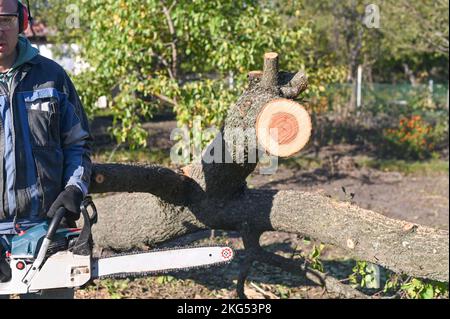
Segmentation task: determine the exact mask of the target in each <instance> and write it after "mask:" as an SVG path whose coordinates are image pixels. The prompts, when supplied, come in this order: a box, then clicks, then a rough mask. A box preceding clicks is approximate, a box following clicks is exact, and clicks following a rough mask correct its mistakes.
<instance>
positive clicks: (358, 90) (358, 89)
mask: <svg viewBox="0 0 450 319" xmlns="http://www.w3.org/2000/svg"><path fill="white" fill-rule="evenodd" d="M361 85H362V65H358V78H357V80H356V108H358V109H359V108H360V107H361Z"/></svg>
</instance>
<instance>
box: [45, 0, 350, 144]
mask: <svg viewBox="0 0 450 319" xmlns="http://www.w3.org/2000/svg"><path fill="white" fill-rule="evenodd" d="M50 1H51V2H52V3H53V2H55V0H50ZM67 4H74V5H77V6H78V7H79V10H80V28H79V29H67V26H65V24H64V19H59V20H58V19H55V17H53V20H52V17H49V19H50V20H51V21H52V22H53V23H54V24H55V25H56V26H57V27H58V29H59V30H60V31H61V32H59V33H58V35H57V38H56V42H60V43H61V42H69V41H70V42H73V41H75V42H76V43H77V44H79V45H80V46H81V48H82V51H81V52H82V58H83V60H85V61H86V62H87V63H88V64H89V66H90V68H89V69H87V70H85V71H84V72H82V73H81V74H78V75H77V76H76V77H75V82H76V85H77V88H78V90H79V92H80V94H81V98H82V100H83V102H84V105H85V107H86V108H87V110H88V112H89V113H90V114H95V112H96V106H95V102H96V101H97V99H98V97H100V96H102V95H105V96H106V97H107V98H108V101H109V107H110V108H112V111H113V114H114V118H115V121H114V126H113V129H112V133H113V134H114V135H115V136H116V138H117V141H118V142H119V143H129V144H131V146H145V143H146V137H147V136H146V132H145V131H144V130H143V129H142V127H141V126H140V122H141V121H142V120H143V119H147V118H149V117H151V115H152V114H153V113H154V112H155V111H156V110H158V109H160V108H162V107H167V106H171V107H174V110H175V112H176V114H177V120H178V123H179V125H180V126H183V125H187V126H188V127H192V125H193V121H194V119H195V118H196V116H201V117H202V123H201V124H202V126H210V125H216V126H218V127H219V126H220V125H221V124H222V122H223V118H224V116H225V114H226V110H227V109H228V107H229V106H230V104H231V103H232V102H233V101H234V100H235V99H236V97H237V96H238V95H239V94H240V93H241V91H242V90H243V88H244V87H245V80H246V74H247V73H248V71H251V70H255V69H261V68H262V62H263V61H262V56H263V54H264V53H265V52H268V51H278V52H280V53H281V54H282V58H281V63H282V65H281V67H282V68H284V69H288V70H292V71H295V70H298V69H306V71H307V72H308V73H309V75H310V77H311V83H312V84H311V86H310V89H309V91H308V92H307V94H309V95H311V96H315V95H318V94H319V93H320V92H323V91H324V86H323V85H324V83H327V82H329V81H330V80H335V79H336V78H338V77H340V76H341V74H342V73H341V72H340V71H339V70H341V69H340V68H335V67H334V66H333V65H332V64H331V63H330V61H329V59H327V58H326V57H317V56H315V55H314V53H313V51H312V50H311V48H313V47H314V43H313V41H314V40H313V34H312V29H311V27H310V24H309V22H308V20H298V21H297V22H296V23H295V24H294V25H287V24H286V23H285V21H284V20H283V18H282V17H281V16H280V15H278V14H277V12H273V11H272V10H270V9H268V8H266V7H264V6H263V5H261V4H260V2H259V1H256V0H239V1H231V0H227V1H223V0H195V1H179V2H175V1H170V0H169V1H157V0H145V1H142V0H126V1H125V0H89V1H88V0H74V1H69V0H62V1H59V0H58V1H57V2H55V3H54V5H55V8H58V9H57V10H60V11H63V10H64V6H65V5H67ZM62 31H64V32H62ZM65 31H67V32H65ZM231 80H232V82H233V85H232V86H231V85H229V81H231ZM203 143H205V141H203Z"/></svg>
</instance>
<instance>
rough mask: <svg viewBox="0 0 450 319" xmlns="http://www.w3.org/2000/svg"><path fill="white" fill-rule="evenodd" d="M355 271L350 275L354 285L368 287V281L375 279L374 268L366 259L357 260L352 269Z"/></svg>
mask: <svg viewBox="0 0 450 319" xmlns="http://www.w3.org/2000/svg"><path fill="white" fill-rule="evenodd" d="M352 271H353V273H352V274H351V275H350V276H349V279H350V282H351V283H352V284H353V285H359V286H360V287H366V286H367V284H368V283H371V282H373V281H374V279H375V278H374V273H373V268H371V267H369V264H368V263H367V262H366V261H357V262H356V265H355V266H354V267H353V269H352Z"/></svg>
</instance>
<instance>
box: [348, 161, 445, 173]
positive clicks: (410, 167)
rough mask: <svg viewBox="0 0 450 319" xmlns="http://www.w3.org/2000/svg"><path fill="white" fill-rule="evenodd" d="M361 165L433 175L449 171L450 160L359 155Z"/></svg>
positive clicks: (381, 169)
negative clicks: (418, 159) (415, 159)
mask: <svg viewBox="0 0 450 319" xmlns="http://www.w3.org/2000/svg"><path fill="white" fill-rule="evenodd" d="M355 161H356V163H357V164H358V165H359V166H360V167H367V168H374V169H377V170H380V171H384V172H400V173H404V174H406V175H431V174H442V173H447V174H448V173H449V162H448V161H445V160H441V159H430V160H427V161H405V160H395V159H374V158H369V157H357V158H355Z"/></svg>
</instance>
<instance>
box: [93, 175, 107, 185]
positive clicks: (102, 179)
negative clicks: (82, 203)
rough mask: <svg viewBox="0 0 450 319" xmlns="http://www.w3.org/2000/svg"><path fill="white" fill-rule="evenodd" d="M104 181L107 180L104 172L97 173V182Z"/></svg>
mask: <svg viewBox="0 0 450 319" xmlns="http://www.w3.org/2000/svg"><path fill="white" fill-rule="evenodd" d="M104 181H105V176H103V175H102V174H97V175H95V182H96V183H97V184H102V183H103V182H104Z"/></svg>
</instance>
